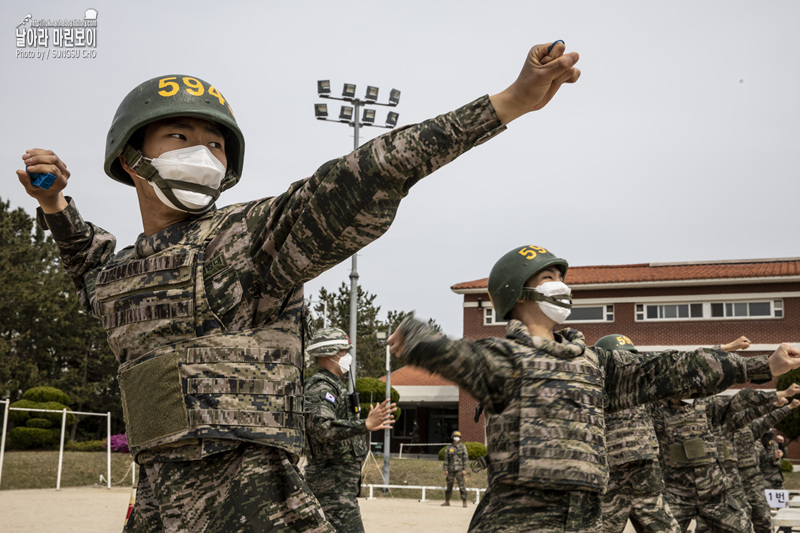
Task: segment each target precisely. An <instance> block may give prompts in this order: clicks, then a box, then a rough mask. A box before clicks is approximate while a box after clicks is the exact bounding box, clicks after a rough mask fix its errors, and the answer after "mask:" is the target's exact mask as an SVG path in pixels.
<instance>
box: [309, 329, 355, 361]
mask: <svg viewBox="0 0 800 533" xmlns="http://www.w3.org/2000/svg"><path fill="white" fill-rule="evenodd" d="M350 346H351V345H350V337H348V336H347V333H345V332H344V331H342V330H340V329H339V328H324V329H322V330H320V331H319V333H317V334H316V335H314V338H312V339H311V342H309V343H308V347H306V353H307V354H308V355H309V356H310V357H331V356H333V355H336V354H337V353H338V352H339V351H340V350H349V349H350Z"/></svg>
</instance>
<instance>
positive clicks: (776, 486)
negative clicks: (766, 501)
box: [758, 438, 784, 490]
mask: <svg viewBox="0 0 800 533" xmlns="http://www.w3.org/2000/svg"><path fill="white" fill-rule="evenodd" d="M779 451H782V450H781V449H780V446H779V445H778V443H777V442H775V439H774V438H772V439H769V440H768V441H767V443H766V445H763V443H762V446H761V450H760V452H759V456H758V459H759V464H760V467H761V474H762V475H763V476H764V483H765V484H766V488H768V489H772V490H783V489H784V486H783V473H782V472H781V463H782V462H783V459H782V458H781V457H777V456H776V454H777V452H779Z"/></svg>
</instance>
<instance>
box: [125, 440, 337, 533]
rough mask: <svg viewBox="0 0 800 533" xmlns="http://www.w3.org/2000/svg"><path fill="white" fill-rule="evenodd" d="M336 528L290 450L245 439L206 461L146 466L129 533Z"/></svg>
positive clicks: (281, 532) (328, 531)
mask: <svg viewBox="0 0 800 533" xmlns="http://www.w3.org/2000/svg"><path fill="white" fill-rule="evenodd" d="M156 531H174V532H189V531H205V532H207V533H230V532H232V531H237V532H248V533H250V532H252V533H260V532H263V531H270V532H274V533H288V532H307V533H312V532H313V533H333V532H334V529H333V527H332V526H331V525H330V524H329V523H328V522H327V521H326V520H325V517H324V516H323V514H322V511H321V510H320V506H319V503H317V500H316V499H315V498H314V496H312V494H311V491H310V490H309V489H308V487H307V486H306V483H305V482H304V481H303V478H302V477H301V476H300V474H299V472H298V471H297V468H296V467H295V466H294V465H293V464H292V461H291V460H290V458H289V455H288V454H287V453H286V452H285V451H284V450H281V449H279V448H274V447H271V446H259V445H257V444H242V445H241V446H239V447H237V448H236V449H235V450H229V451H226V452H223V453H218V454H215V455H212V456H210V457H206V458H205V459H204V460H202V461H178V462H164V463H157V464H152V465H149V466H148V467H147V468H141V469H140V477H139V484H138V488H137V491H136V503H135V507H134V512H133V513H131V515H130V518H129V520H128V523H127V525H126V527H125V532H126V533H154V532H156Z"/></svg>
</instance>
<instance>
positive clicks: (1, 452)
mask: <svg viewBox="0 0 800 533" xmlns="http://www.w3.org/2000/svg"><path fill="white" fill-rule="evenodd" d="M0 403H4V404H6V406H5V407H4V408H3V436H2V437H0V483H2V481H3V459H4V458H5V454H6V427H8V406H9V404H10V403H11V400H0Z"/></svg>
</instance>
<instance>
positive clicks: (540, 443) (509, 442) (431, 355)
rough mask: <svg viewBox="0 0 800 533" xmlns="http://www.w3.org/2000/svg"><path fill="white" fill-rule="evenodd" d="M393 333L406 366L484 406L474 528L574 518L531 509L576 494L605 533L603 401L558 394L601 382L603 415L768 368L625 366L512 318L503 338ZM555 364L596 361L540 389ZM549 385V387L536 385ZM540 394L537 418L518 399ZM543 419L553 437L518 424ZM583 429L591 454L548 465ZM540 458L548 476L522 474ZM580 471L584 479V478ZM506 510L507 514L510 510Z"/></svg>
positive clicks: (652, 357)
mask: <svg viewBox="0 0 800 533" xmlns="http://www.w3.org/2000/svg"><path fill="white" fill-rule="evenodd" d="M399 332H400V333H401V334H402V335H403V337H404V341H403V346H404V349H403V353H402V354H400V355H401V356H402V357H404V358H405V359H406V360H407V362H408V363H410V364H414V365H417V366H421V367H423V368H426V369H427V370H429V371H431V372H437V373H439V374H440V375H442V376H443V377H445V378H447V379H449V380H451V381H453V382H455V383H457V384H458V385H459V386H461V387H463V388H464V389H465V391H467V392H469V393H470V394H471V395H472V396H473V397H474V398H475V399H476V400H477V401H478V402H480V403H481V404H482V405H483V406H484V407H485V411H484V412H485V415H486V419H487V438H488V446H487V447H488V459H489V461H488V462H489V490H488V491H487V493H486V497H485V498H484V499H482V501H481V504H480V506H479V507H478V509H477V511H476V513H475V515H474V517H473V520H472V523H471V524H470V531H501V530H504V531H530V530H531V527H534V526H535V527H537V528H539V527H543V526H541V524H544V523H549V520H550V518H549V517H550V514H548V513H550V512H553V513H555V514H557V515H561V516H562V518H563V516H566V515H568V514H570V513H569V508H567V509H561V510H558V511H555V510H553V509H549V510H548V513H543V514H538V513H537V512H531V511H530V508H529V507H531V506H534V505H535V502H537V501H538V502H541V501H544V500H545V499H546V498H547V497H549V496H552V497H554V498H556V500H557V501H558V502H560V503H559V504H558V505H568V506H569V505H572V504H570V503H569V502H570V499H569V498H570V495H574V496H575V497H576V498H577V500H576V503H575V505H583V504H586V505H588V506H589V507H591V508H587V509H584V510H583V511H581V512H582V513H584V514H582V518H581V520H582V527H583V528H584V529H583V530H584V531H589V530H596V531H599V530H600V529H602V518H601V515H602V513H601V505H600V496H599V493H600V492H602V491H603V490H605V485H606V481H605V477H604V476H602V474H601V475H599V476H598V475H597V473H598V472H602V471H603V470H604V469H605V468H606V451H605V446H604V440H603V439H604V436H603V435H602V433H603V429H604V422H603V414H604V413H603V402H602V401H601V402H600V407H599V416H591V415H590V414H589V413H586V412H585V411H583V410H577V409H575V408H574V407H571V406H574V405H575V404H574V403H572V402H567V401H560V398H563V397H565V396H566V397H570V398H575V399H576V400H577V401H581V402H594V399H593V398H594V394H595V392H594V391H595V387H597V386H599V387H600V393H601V396H602V395H603V394H605V395H606V396H607V399H608V402H609V410H610V411H617V410H620V409H625V408H628V407H632V406H634V405H638V404H642V403H646V402H650V401H654V400H658V399H661V398H667V397H670V396H687V397H688V396H704V395H706V394H709V393H713V392H718V391H722V390H725V389H726V388H727V387H728V386H729V385H731V384H732V383H734V382H743V381H746V378H747V376H748V375H751V376H752V375H754V374H755V373H757V372H758V373H764V372H766V371H768V370H767V369H768V363H767V358H766V356H756V357H752V358H748V359H742V358H741V357H739V356H737V355H734V354H727V353H725V352H721V351H718V350H704V349H700V350H696V351H694V352H665V353H661V354H645V358H644V360H642V361H640V362H637V363H630V362H626V361H621V360H620V358H619V355H618V352H608V351H605V350H601V349H598V350H597V352H596V353H593V352H591V351H590V350H587V349H586V345H585V343H584V340H583V335H582V334H581V333H579V332H577V331H575V330H571V329H565V330H562V331H559V332H557V334H556V339H557V340H556V341H555V342H554V341H550V340H547V339H544V338H541V337H532V336H531V335H530V333H529V331H528V328H527V327H526V326H525V325H524V324H523V323H522V322H520V321H518V320H511V321H510V322H509V323H508V325H507V326H506V337H505V338H502V339H501V338H487V339H481V340H477V341H472V340H467V339H462V340H451V339H448V338H447V337H445V336H444V335H442V334H440V333H438V332H436V331H435V330H433V329H432V328H430V327H428V326H427V325H426V324H424V323H423V322H421V321H419V320H416V319H409V320H406V321H405V322H403V323H402V324H401V325H400V327H399ZM556 358H558V359H562V360H564V361H567V362H569V361H570V360H573V359H578V358H580V359H584V358H585V359H586V360H589V361H595V362H596V363H595V364H596V365H597V367H596V369H597V372H596V373H590V371H587V373H586V374H584V375H585V376H590V377H588V378H587V377H581V375H580V374H578V373H574V374H572V375H571V376H570V379H574V380H575V381H571V382H569V381H567V382H565V381H559V383H560V385H555V384H553V383H552V382H551V383H547V382H548V381H551V379H550V378H554V377H560V376H558V375H555V374H551V375H550V376H547V377H544V379H543V380H542V382H541V383H537V382H535V381H533V380H531V379H530V376H532V375H536V374H534V373H539V375H541V376H546V373H547V372H554V371H553V370H548V369H553V368H556V367H555V366H554V365H552V364H551V361H552V360H553V359H556ZM583 366H584V367H585V366H586V365H583ZM589 366H591V363H590V365H589ZM541 372H544V374H542V373H541ZM579 380H580V381H579ZM545 383H547V384H548V386H549V388H541V387H540V386H541V385H542V384H545ZM537 391H546V392H547V394H553V400H554V401H552V402H549V403H550V406H549V407H544V406H543V407H541V408H538V409H540V411H539V412H536V411H534V410H532V409H530V408H529V407H528V406H529V405H530V404H529V403H527V402H528V401H527V400H525V401H524V402H523V398H526V397H527V396H526V395H527V394H531V395H532V396H531V397H532V398H534V396H533V395H534V394H536V393H537ZM587 398H592V399H587ZM534 399H535V398H534ZM523 403H525V405H523ZM562 405H563V406H564V407H563V408H561V407H560V406H562ZM568 405H570V406H568ZM540 414H541V415H543V416H544V415H546V416H547V417H548V418H549V419H550V420H552V421H553V424H552V425H551V426H550V428H549V429H548V433H549V435H547V436H544V437H542V438H539V437H530V436H529V435H531V433H529V431H530V430H531V428H530V426H529V425H528V424H524V421H525V420H534V419H538V418H539V415H540ZM559 420H560V422H558V421H559ZM581 423H582V424H583V425H584V426H586V425H589V426H591V427H592V429H591V431H595V430H596V429H598V428H599V430H600V433H601V438H600V441H599V442H597V443H595V452H594V453H583V454H579V453H576V454H575V457H576V459H575V460H571V459H559V460H557V461H554V460H553V459H552V456H553V455H558V456H563V455H568V454H567V453H565V450H563V449H562V450H556V449H555V448H557V446H554V444H553V440H552V437H554V436H559V438H564V437H563V436H564V435H569V436H568V437H567V440H570V439H572V438H574V437H572V435H573V433H572V431H571V430H570V429H569V428H571V427H572V425H573V424H581ZM571 442H572V441H571V440H570V445H571ZM575 451H576V452H577V450H575ZM537 458H540V459H542V461H541V463H542V466H543V469H542V470H540V471H539V472H538V473H537V474H541V473H543V472H546V470H544V469H545V468H549V473H548V474H549V476H550V477H549V478H548V479H544V478H543V476H540V477H539V478H538V479H537V480H536V481H534V476H531V475H530V472H526V471H523V470H522V469H521V464H523V462H525V461H527V460H528V459H537ZM590 460H595V461H598V462H596V463H594V465H595V466H594V467H593V469H592V470H591V471H588V472H587V471H586V470H584V465H585V464H587V463H589V461H590ZM565 473H567V475H566V476H565ZM583 473H586V474H588V475H586V476H582V474H583ZM522 502H526V503H527V504H530V505H526V503H522ZM579 502H584V503H579ZM589 502H592V503H589ZM595 505H596V509H595V507H593V506H595ZM506 509H509V510H510V511H509V512H508V513H506ZM501 510H502V511H501ZM562 511H563V513H562ZM575 512H576V513H578V511H577V510H576V511H575ZM540 518H541V522H540ZM587 520H588V521H587ZM561 527H562V528H563V522H562V526H561ZM492 528H494V529H492ZM592 528H594V529H592ZM538 530H539V529H537V531H538ZM543 530H546V529H543ZM562 530H563V529H562Z"/></svg>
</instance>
